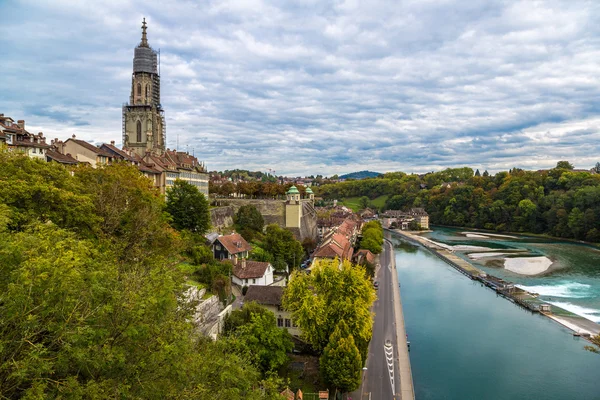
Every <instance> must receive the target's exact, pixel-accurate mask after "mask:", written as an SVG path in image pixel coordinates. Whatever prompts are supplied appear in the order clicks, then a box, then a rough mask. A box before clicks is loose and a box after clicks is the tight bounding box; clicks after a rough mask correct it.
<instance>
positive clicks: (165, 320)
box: [0, 151, 279, 400]
mask: <svg viewBox="0 0 600 400" xmlns="http://www.w3.org/2000/svg"><path fill="white" fill-rule="evenodd" d="M0 188H3V190H1V191H0V315H1V316H2V318H0V393H2V396H3V398H7V399H17V398H29V399H41V398H96V399H104V398H106V399H108V398H111V399H112V398H132V399H154V398H156V399H159V398H160V399H162V398H183V399H186V398H189V399H227V400H229V399H248V398H250V399H264V398H269V399H271V398H279V397H278V396H277V395H276V394H275V393H276V389H277V388H276V382H274V381H272V380H267V381H265V380H262V378H261V374H260V371H259V370H258V369H257V368H256V367H254V366H253V365H252V364H251V363H250V362H249V361H248V360H247V359H246V356H245V355H244V354H238V353H235V352H233V351H232V350H231V348H230V347H229V346H227V345H226V344H225V343H223V342H216V343H213V342H210V341H205V340H203V339H201V338H200V337H199V336H198V335H197V333H196V331H195V328H194V326H193V325H192V324H191V323H190V317H191V311H192V307H193V304H190V303H188V302H187V301H184V300H182V296H181V293H182V290H183V289H184V285H183V283H184V282H183V276H182V274H181V273H179V271H178V270H177V269H176V268H173V266H172V264H171V262H172V260H173V259H174V258H175V256H176V255H177V253H178V252H179V251H180V249H181V245H180V243H179V242H180V240H179V235H178V234H177V233H176V232H174V231H173V230H172V229H171V228H170V227H169V225H168V223H167V219H166V215H165V214H164V212H163V209H164V202H163V201H162V198H161V196H160V194H159V193H157V192H156V191H155V190H154V189H153V188H152V184H151V182H150V181H148V180H147V179H145V178H143V177H142V176H141V175H140V174H139V172H138V171H137V170H136V169H135V168H134V167H131V166H128V165H125V164H116V165H113V166H109V167H105V168H99V169H96V170H93V169H91V168H89V167H79V168H77V169H75V174H74V175H73V176H71V174H70V173H69V172H68V171H67V170H66V169H64V168H63V167H62V166H59V165H55V164H50V163H45V162H43V161H39V160H31V159H29V158H27V157H25V156H22V155H19V154H9V153H7V152H4V151H0ZM4 188H11V190H10V191H6V190H4ZM206 360H210V362H207V361H206Z"/></svg>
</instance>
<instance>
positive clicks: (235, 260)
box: [233, 255, 237, 265]
mask: <svg viewBox="0 0 600 400" xmlns="http://www.w3.org/2000/svg"><path fill="white" fill-rule="evenodd" d="M233 265H237V256H236V255H234V256H233Z"/></svg>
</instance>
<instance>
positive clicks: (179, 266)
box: [177, 261, 198, 276]
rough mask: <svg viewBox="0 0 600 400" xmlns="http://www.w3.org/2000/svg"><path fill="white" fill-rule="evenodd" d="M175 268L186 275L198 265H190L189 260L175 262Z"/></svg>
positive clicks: (191, 272)
mask: <svg viewBox="0 0 600 400" xmlns="http://www.w3.org/2000/svg"><path fill="white" fill-rule="evenodd" d="M177 269H178V270H180V271H181V272H183V273H184V274H186V275H188V276H189V275H192V274H193V273H194V272H196V270H197V269H198V266H196V265H192V264H190V263H189V262H185V261H184V262H180V263H179V264H177Z"/></svg>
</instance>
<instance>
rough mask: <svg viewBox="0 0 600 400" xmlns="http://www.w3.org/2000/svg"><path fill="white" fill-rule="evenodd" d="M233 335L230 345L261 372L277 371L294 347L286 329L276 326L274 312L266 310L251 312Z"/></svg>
mask: <svg viewBox="0 0 600 400" xmlns="http://www.w3.org/2000/svg"><path fill="white" fill-rule="evenodd" d="M233 337H234V338H235V339H234V340H232V341H231V344H232V347H233V348H234V349H235V350H236V351H237V352H238V353H241V354H242V355H245V356H246V357H247V358H249V359H251V360H253V362H254V364H255V366H256V367H257V368H258V369H259V370H260V371H261V372H262V373H263V374H266V373H268V372H274V371H277V369H278V368H279V367H281V366H282V365H283V364H285V363H286V362H287V361H288V356H287V353H288V352H291V351H292V349H293V347H294V345H293V343H292V339H291V336H290V334H289V333H288V331H287V330H286V329H281V328H278V327H277V320H276V319H275V314H273V313H272V312H271V311H268V310H267V311H266V312H259V313H256V312H254V313H252V314H251V316H250V322H248V323H246V324H243V325H241V326H239V327H238V328H237V329H236V330H235V331H234V333H233Z"/></svg>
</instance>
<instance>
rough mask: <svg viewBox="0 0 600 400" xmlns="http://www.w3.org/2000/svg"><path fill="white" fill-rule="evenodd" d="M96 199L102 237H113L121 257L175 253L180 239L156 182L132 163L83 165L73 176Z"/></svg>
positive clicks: (111, 238)
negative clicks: (171, 226) (165, 212)
mask: <svg viewBox="0 0 600 400" xmlns="http://www.w3.org/2000/svg"><path fill="white" fill-rule="evenodd" d="M73 179H74V181H75V182H76V183H77V185H78V187H79V188H80V191H82V192H83V193H85V194H86V195H88V196H89V197H90V198H91V199H92V202H93V205H94V211H93V214H95V215H97V216H98V217H99V218H100V220H101V223H100V236H101V237H103V238H107V239H109V240H111V242H112V243H111V244H112V246H113V247H114V249H115V250H117V251H118V254H119V258H128V259H137V260H138V261H139V260H141V259H143V258H146V257H148V256H150V255H155V254H162V255H164V254H171V253H173V251H174V250H176V249H175V248H174V246H176V241H175V238H174V232H173V230H172V229H170V228H169V226H168V223H167V218H166V216H165V214H164V212H163V208H164V202H163V200H162V197H161V195H160V193H159V192H158V190H157V189H156V188H154V187H153V185H152V182H151V181H150V180H149V179H148V178H146V177H144V176H143V175H142V174H140V172H139V171H138V170H137V168H135V167H134V166H132V165H129V164H127V163H114V164H112V165H109V166H105V167H102V168H91V167H89V166H83V167H80V168H78V169H77V170H76V171H75V174H74V176H73Z"/></svg>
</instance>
